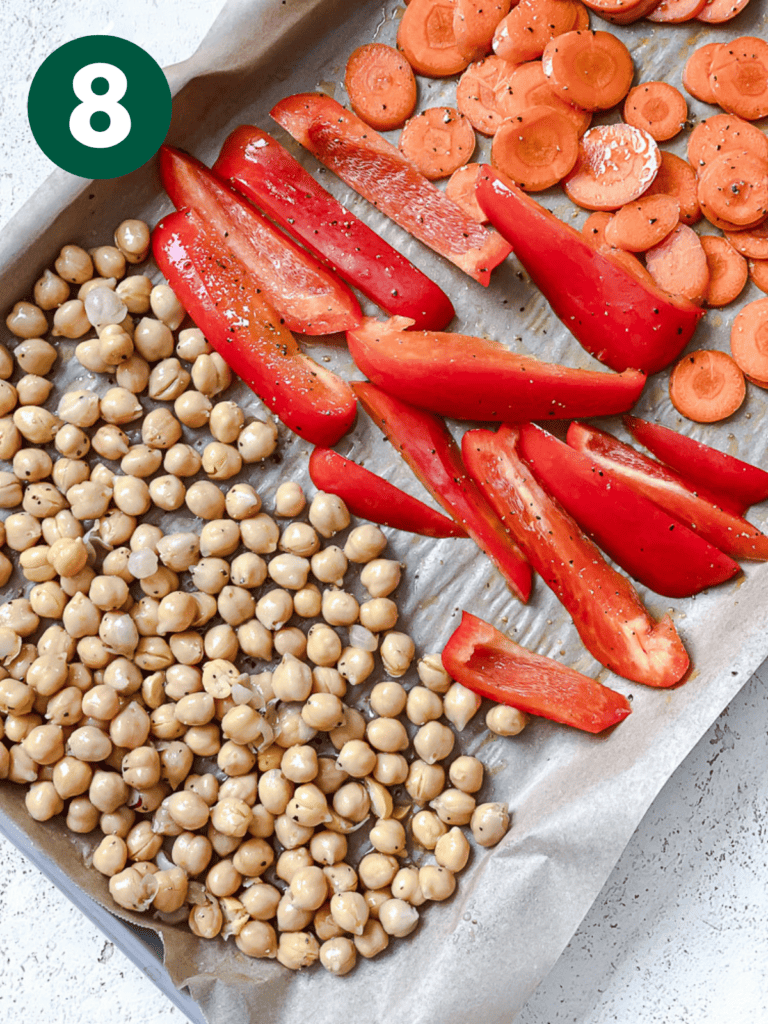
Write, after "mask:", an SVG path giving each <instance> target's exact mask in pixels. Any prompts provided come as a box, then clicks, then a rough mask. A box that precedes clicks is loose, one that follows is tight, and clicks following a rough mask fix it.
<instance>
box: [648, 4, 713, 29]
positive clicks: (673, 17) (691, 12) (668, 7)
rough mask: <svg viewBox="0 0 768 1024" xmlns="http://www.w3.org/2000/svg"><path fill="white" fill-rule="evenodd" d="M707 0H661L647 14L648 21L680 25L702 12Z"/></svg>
mask: <svg viewBox="0 0 768 1024" xmlns="http://www.w3.org/2000/svg"><path fill="white" fill-rule="evenodd" d="M706 2H707V0H661V3H660V4H659V6H658V7H656V8H654V10H652V11H651V13H650V14H646V18H647V19H648V21H653V22H656V23H657V24H670V25H679V24H680V23H681V22H683V21H690V20H691V19H692V18H695V17H696V15H697V14H700V13H701V11H702V10H703V9H704V4H706Z"/></svg>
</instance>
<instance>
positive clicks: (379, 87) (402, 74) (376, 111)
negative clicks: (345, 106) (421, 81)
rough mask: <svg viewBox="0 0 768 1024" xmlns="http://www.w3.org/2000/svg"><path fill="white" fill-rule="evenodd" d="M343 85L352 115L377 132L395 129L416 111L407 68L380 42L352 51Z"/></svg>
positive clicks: (412, 79)
mask: <svg viewBox="0 0 768 1024" xmlns="http://www.w3.org/2000/svg"><path fill="white" fill-rule="evenodd" d="M344 85H345V87H346V90H347V95H348V96H349V102H350V104H351V106H352V109H353V110H354V112H355V113H356V114H357V116H358V117H360V118H362V120H363V121H365V123H366V124H369V125H371V127H372V128H375V129H376V130H377V131H380V132H386V131H390V130H391V129H393V128H399V127H400V126H401V125H402V124H404V123H405V122H406V121H407V120H408V118H409V117H410V116H411V114H412V113H413V112H414V110H415V109H416V79H415V77H414V74H413V70H412V68H411V65H410V64H409V63H408V61H407V60H406V59H405V57H403V55H402V54H401V53H398V52H397V50H396V49H395V48H394V47H392V46H385V45H384V43H367V44H366V45H365V46H358V48H357V49H356V50H353V51H352V53H351V54H350V56H349V60H348V61H347V68H346V72H345V75H344Z"/></svg>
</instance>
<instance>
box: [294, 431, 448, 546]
mask: <svg viewBox="0 0 768 1024" xmlns="http://www.w3.org/2000/svg"><path fill="white" fill-rule="evenodd" d="M309 475H310V477H311V478H312V483H313V484H314V485H315V487H317V488H318V489H319V490H321V491H325V492H326V493H328V494H336V495H338V497H339V498H341V499H342V501H343V502H344V504H345V505H346V506H347V508H348V509H349V511H350V512H351V513H352V514H353V515H355V516H359V517H360V518H361V519H368V520H370V521H371V522H373V523H379V524H380V525H381V526H392V527H394V529H396V530H405V532H406V533H418V534H421V535H422V536H424V537H466V535H467V532H466V530H464V529H463V527H461V526H459V524H458V523H456V522H454V521H453V519H449V518H448V517H447V516H444V515H443V514H442V512H437V511H436V510H435V509H433V508H430V507H429V505H425V504H424V502H423V501H419V499H418V498H414V497H413V496H412V495H410V494H406V492H405V491H401V490H400V488H399V487H395V485H394V484H391V483H390V482H389V481H388V480H385V479H384V478H383V477H381V476H378V475H377V474H376V473H372V472H371V471H370V469H366V468H365V467H364V466H360V465H359V464H358V463H357V462H353V461H352V460H351V459H346V458H344V456H343V455H339V453H338V452H335V451H333V449H332V448H315V449H314V450H313V452H312V454H311V455H310V457H309Z"/></svg>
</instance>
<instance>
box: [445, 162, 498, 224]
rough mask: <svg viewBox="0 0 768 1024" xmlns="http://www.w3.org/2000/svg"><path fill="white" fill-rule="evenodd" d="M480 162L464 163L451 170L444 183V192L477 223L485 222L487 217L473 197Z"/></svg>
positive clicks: (479, 170) (480, 166)
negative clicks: (451, 172)
mask: <svg viewBox="0 0 768 1024" xmlns="http://www.w3.org/2000/svg"><path fill="white" fill-rule="evenodd" d="M482 167H483V165H482V164H465V165H464V166H463V167H459V168H458V169H457V170H455V171H454V172H453V174H452V175H451V176H450V178H449V179H448V181H447V182H446V184H445V194H446V195H447V196H448V198H449V199H452V200H453V201H454V203H456V205H457V206H460V207H461V208H462V210H463V211H464V213H466V214H467V216H468V217H471V218H472V219H473V220H476V221H477V222H478V224H487V223H488V218H487V217H486V215H485V213H484V212H483V210H481V209H480V203H478V201H477V198H476V197H475V182H476V181H477V176H478V174H479V173H480V172H481V170H482Z"/></svg>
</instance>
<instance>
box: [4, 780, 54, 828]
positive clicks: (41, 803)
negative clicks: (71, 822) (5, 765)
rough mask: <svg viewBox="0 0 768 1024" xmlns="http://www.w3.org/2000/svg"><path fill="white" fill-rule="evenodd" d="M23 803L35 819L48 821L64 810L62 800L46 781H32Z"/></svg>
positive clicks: (50, 783)
mask: <svg viewBox="0 0 768 1024" xmlns="http://www.w3.org/2000/svg"><path fill="white" fill-rule="evenodd" d="M9 778H10V773H9ZM24 805H25V807H26V808H27V813H28V814H29V816H30V818H34V819H35V821H50V819H51V818H54V817H55V816H56V815H57V814H61V812H62V811H63V810H64V801H63V800H62V799H61V797H60V796H59V794H58V793H57V792H56V790H55V788H54V785H53V783H52V782H46V781H43V782H33V783H32V785H31V786H30V787H29V789H28V790H27V794H26V797H25V798H24Z"/></svg>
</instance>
